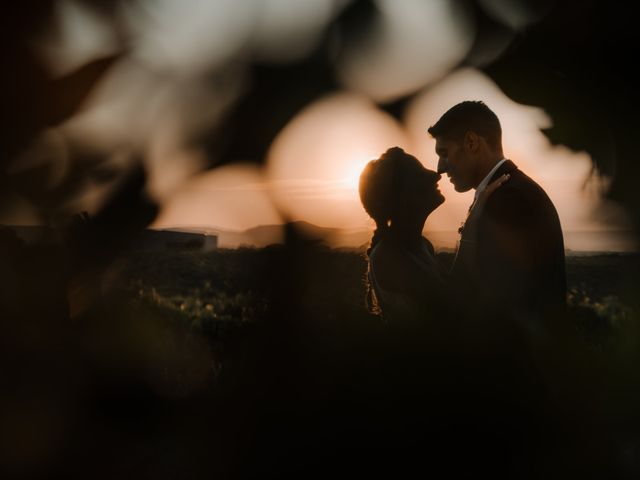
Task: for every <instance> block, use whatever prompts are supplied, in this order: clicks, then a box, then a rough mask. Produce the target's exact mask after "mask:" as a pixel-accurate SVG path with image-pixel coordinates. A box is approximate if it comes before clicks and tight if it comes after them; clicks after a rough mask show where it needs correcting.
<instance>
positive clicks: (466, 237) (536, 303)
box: [428, 101, 566, 317]
mask: <svg viewBox="0 0 640 480" xmlns="http://www.w3.org/2000/svg"><path fill="white" fill-rule="evenodd" d="M428 132H429V133H430V134H431V136H433V137H434V138H435V140H436V153H437V155H438V158H439V160H438V173H446V174H447V176H448V177H449V179H450V181H451V183H452V184H453V186H454V188H455V190H456V191H458V192H466V191H468V190H470V189H472V188H473V189H475V198H474V202H473V204H472V205H471V207H470V209H469V216H468V220H467V222H466V223H465V225H464V226H463V227H462V229H461V233H462V238H461V240H462V241H461V242H460V246H459V248H458V252H457V254H456V259H455V261H454V265H453V267H452V277H453V281H454V284H455V285H456V286H457V288H459V289H460V292H461V294H462V295H463V298H465V299H467V300H471V301H472V305H474V308H477V307H478V306H483V307H486V308H496V307H497V308H498V309H499V310H500V311H509V312H511V313H513V314H516V315H521V316H522V315H523V316H525V317H540V316H546V315H552V314H555V313H559V312H561V311H562V310H563V309H564V306H565V303H566V277H565V258H564V241H563V237H562V230H561V228H560V221H559V219H558V214H557V212H556V209H555V207H554V206H553V203H552V202H551V200H550V199H549V197H548V196H547V194H546V193H545V192H544V190H543V189H542V188H541V187H540V186H539V185H538V184H537V183H536V182H534V181H533V180H532V179H531V178H529V177H528V176H527V175H525V174H524V173H523V172H522V171H521V170H520V169H518V167H517V166H516V165H515V164H514V163H513V162H512V161H511V160H507V159H505V158H504V155H503V153H502V129H501V127H500V121H499V120H498V117H497V116H496V114H495V113H493V111H491V110H490V109H489V107H487V106H486V105H485V104H484V103H482V102H478V101H466V102H462V103H459V104H457V105H455V106H454V107H452V108H451V109H449V110H448V111H447V112H446V113H445V114H444V115H442V117H441V118H440V119H439V120H438V121H437V123H436V124H435V125H433V126H432V127H430V128H429V130H428ZM507 174H508V175H509V176H508V177H502V176H503V175H507ZM500 177H502V178H503V180H504V178H508V179H507V180H506V181H505V182H504V184H502V185H500V186H499V187H498V188H496V189H495V191H492V192H491V193H490V194H489V195H488V196H487V195H486V193H487V192H485V195H482V192H483V191H485V189H486V188H487V186H488V185H489V184H491V182H494V181H495V180H496V179H499V178H500ZM491 190H493V188H492V189H491Z"/></svg>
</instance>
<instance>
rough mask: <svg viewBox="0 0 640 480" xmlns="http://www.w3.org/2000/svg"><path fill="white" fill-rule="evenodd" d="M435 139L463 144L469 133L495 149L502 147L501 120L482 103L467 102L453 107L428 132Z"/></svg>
mask: <svg viewBox="0 0 640 480" xmlns="http://www.w3.org/2000/svg"><path fill="white" fill-rule="evenodd" d="M427 131H428V132H429V133H430V134H431V136H432V137H433V138H437V137H441V138H445V139H447V140H453V141H456V142H461V141H462V140H463V139H464V136H465V134H466V133H467V132H468V131H473V132H475V133H477V134H478V135H480V136H481V137H483V138H484V139H485V140H486V141H487V143H488V144H489V146H490V147H491V148H493V149H499V148H500V147H501V145H502V128H501V127H500V120H498V117H497V116H496V114H495V113H493V111H492V110H491V109H490V108H489V107H487V106H486V105H485V104H484V103H483V102H480V101H470V100H469V101H465V102H462V103H458V104H457V105H454V106H453V107H451V108H450V109H449V110H447V112H446V113H445V114H444V115H442V117H440V120H438V121H437V122H436V124H435V125H433V126H431V127H429V129H428V130H427Z"/></svg>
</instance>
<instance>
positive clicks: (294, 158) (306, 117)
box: [268, 93, 407, 228]
mask: <svg viewBox="0 0 640 480" xmlns="http://www.w3.org/2000/svg"><path fill="white" fill-rule="evenodd" d="M406 143H407V142H406V137H405V135H404V132H403V131H402V128H401V127H400V125H399V124H398V122H397V121H396V120H395V119H394V118H392V117H391V116H389V115H388V114H386V113H384V112H381V111H380V110H378V109H377V108H376V106H375V104H373V103H372V102H371V101H370V100H369V99H367V98H366V97H362V96H359V95H354V94H352V93H336V94H333V95H330V96H328V97H325V98H323V99H321V100H319V101H317V102H315V103H314V104H312V105H310V106H309V107H307V108H306V109H305V110H304V111H303V112H301V113H300V114H299V115H298V116H297V117H296V118H295V119H294V120H293V121H292V122H291V123H290V124H289V125H287V127H286V128H285V129H284V130H283V131H282V132H281V133H280V135H278V137H277V138H276V140H275V142H274V143H273V145H272V147H271V151H270V152H269V160H268V179H269V182H270V184H271V188H272V191H273V194H274V199H275V200H276V202H277V205H278V207H279V208H280V209H281V210H282V211H283V212H285V213H286V214H287V216H288V217H290V218H292V219H294V220H305V221H307V222H311V223H315V224H317V225H321V226H327V227H338V228H354V227H362V226H363V225H367V222H368V221H369V218H368V216H367V214H366V213H365V211H364V209H363V208H362V205H361V204H360V198H359V196H358V183H359V181H360V173H361V172H362V169H363V168H364V166H365V165H366V164H367V162H369V161H370V160H373V159H375V158H378V157H379V156H380V155H382V153H384V152H385V151H386V150H387V149H388V148H389V147H392V146H396V145H397V146H400V147H403V148H406Z"/></svg>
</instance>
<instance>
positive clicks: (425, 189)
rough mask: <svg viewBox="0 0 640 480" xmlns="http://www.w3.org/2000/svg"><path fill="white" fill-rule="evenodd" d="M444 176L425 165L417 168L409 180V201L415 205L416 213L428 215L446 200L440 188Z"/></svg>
mask: <svg viewBox="0 0 640 480" xmlns="http://www.w3.org/2000/svg"><path fill="white" fill-rule="evenodd" d="M441 178H442V177H441V176H440V174H439V173H437V172H434V171H433V170H428V169H426V168H424V167H421V168H420V169H417V170H416V172H415V173H413V174H412V175H411V176H410V178H409V181H408V185H407V190H406V192H407V194H408V197H409V198H408V203H409V204H410V205H411V206H412V207H415V209H416V213H417V214H420V215H424V214H426V215H428V214H429V213H431V212H432V211H433V210H435V209H436V208H437V207H439V206H440V205H441V204H442V203H443V202H444V196H443V195H442V192H440V190H439V189H438V182H439V181H440V179H441Z"/></svg>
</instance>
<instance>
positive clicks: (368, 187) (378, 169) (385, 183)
mask: <svg viewBox="0 0 640 480" xmlns="http://www.w3.org/2000/svg"><path fill="white" fill-rule="evenodd" d="M423 168H424V167H423V166H422V164H421V163H420V161H419V160H418V159H417V158H415V157H413V156H412V155H409V154H408V153H406V152H405V151H404V150H403V149H401V148H400V147H393V148H390V149H389V150H387V151H386V152H384V153H383V154H382V155H381V156H380V158H378V159H376V160H371V161H370V162H369V163H367V165H366V166H365V167H364V169H363V170H362V173H361V174H360V185H359V191H360V201H361V202H362V206H363V207H364V209H365V211H366V212H367V213H368V214H369V216H370V217H371V218H372V219H373V220H374V221H375V222H376V229H375V231H374V233H373V237H372V238H371V245H370V247H369V249H368V250H367V255H368V254H369V253H371V250H372V249H373V248H374V247H375V246H376V244H377V243H378V242H379V241H380V240H381V239H382V238H383V237H384V236H385V234H386V233H387V232H388V231H389V227H390V226H391V225H392V224H393V222H394V219H395V217H396V215H397V213H398V212H399V208H400V206H401V205H402V204H403V203H404V202H403V200H404V195H403V192H404V190H403V185H404V181H403V180H404V178H405V177H407V176H408V175H411V174H412V173H413V172H415V171H416V170H418V169H423Z"/></svg>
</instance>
